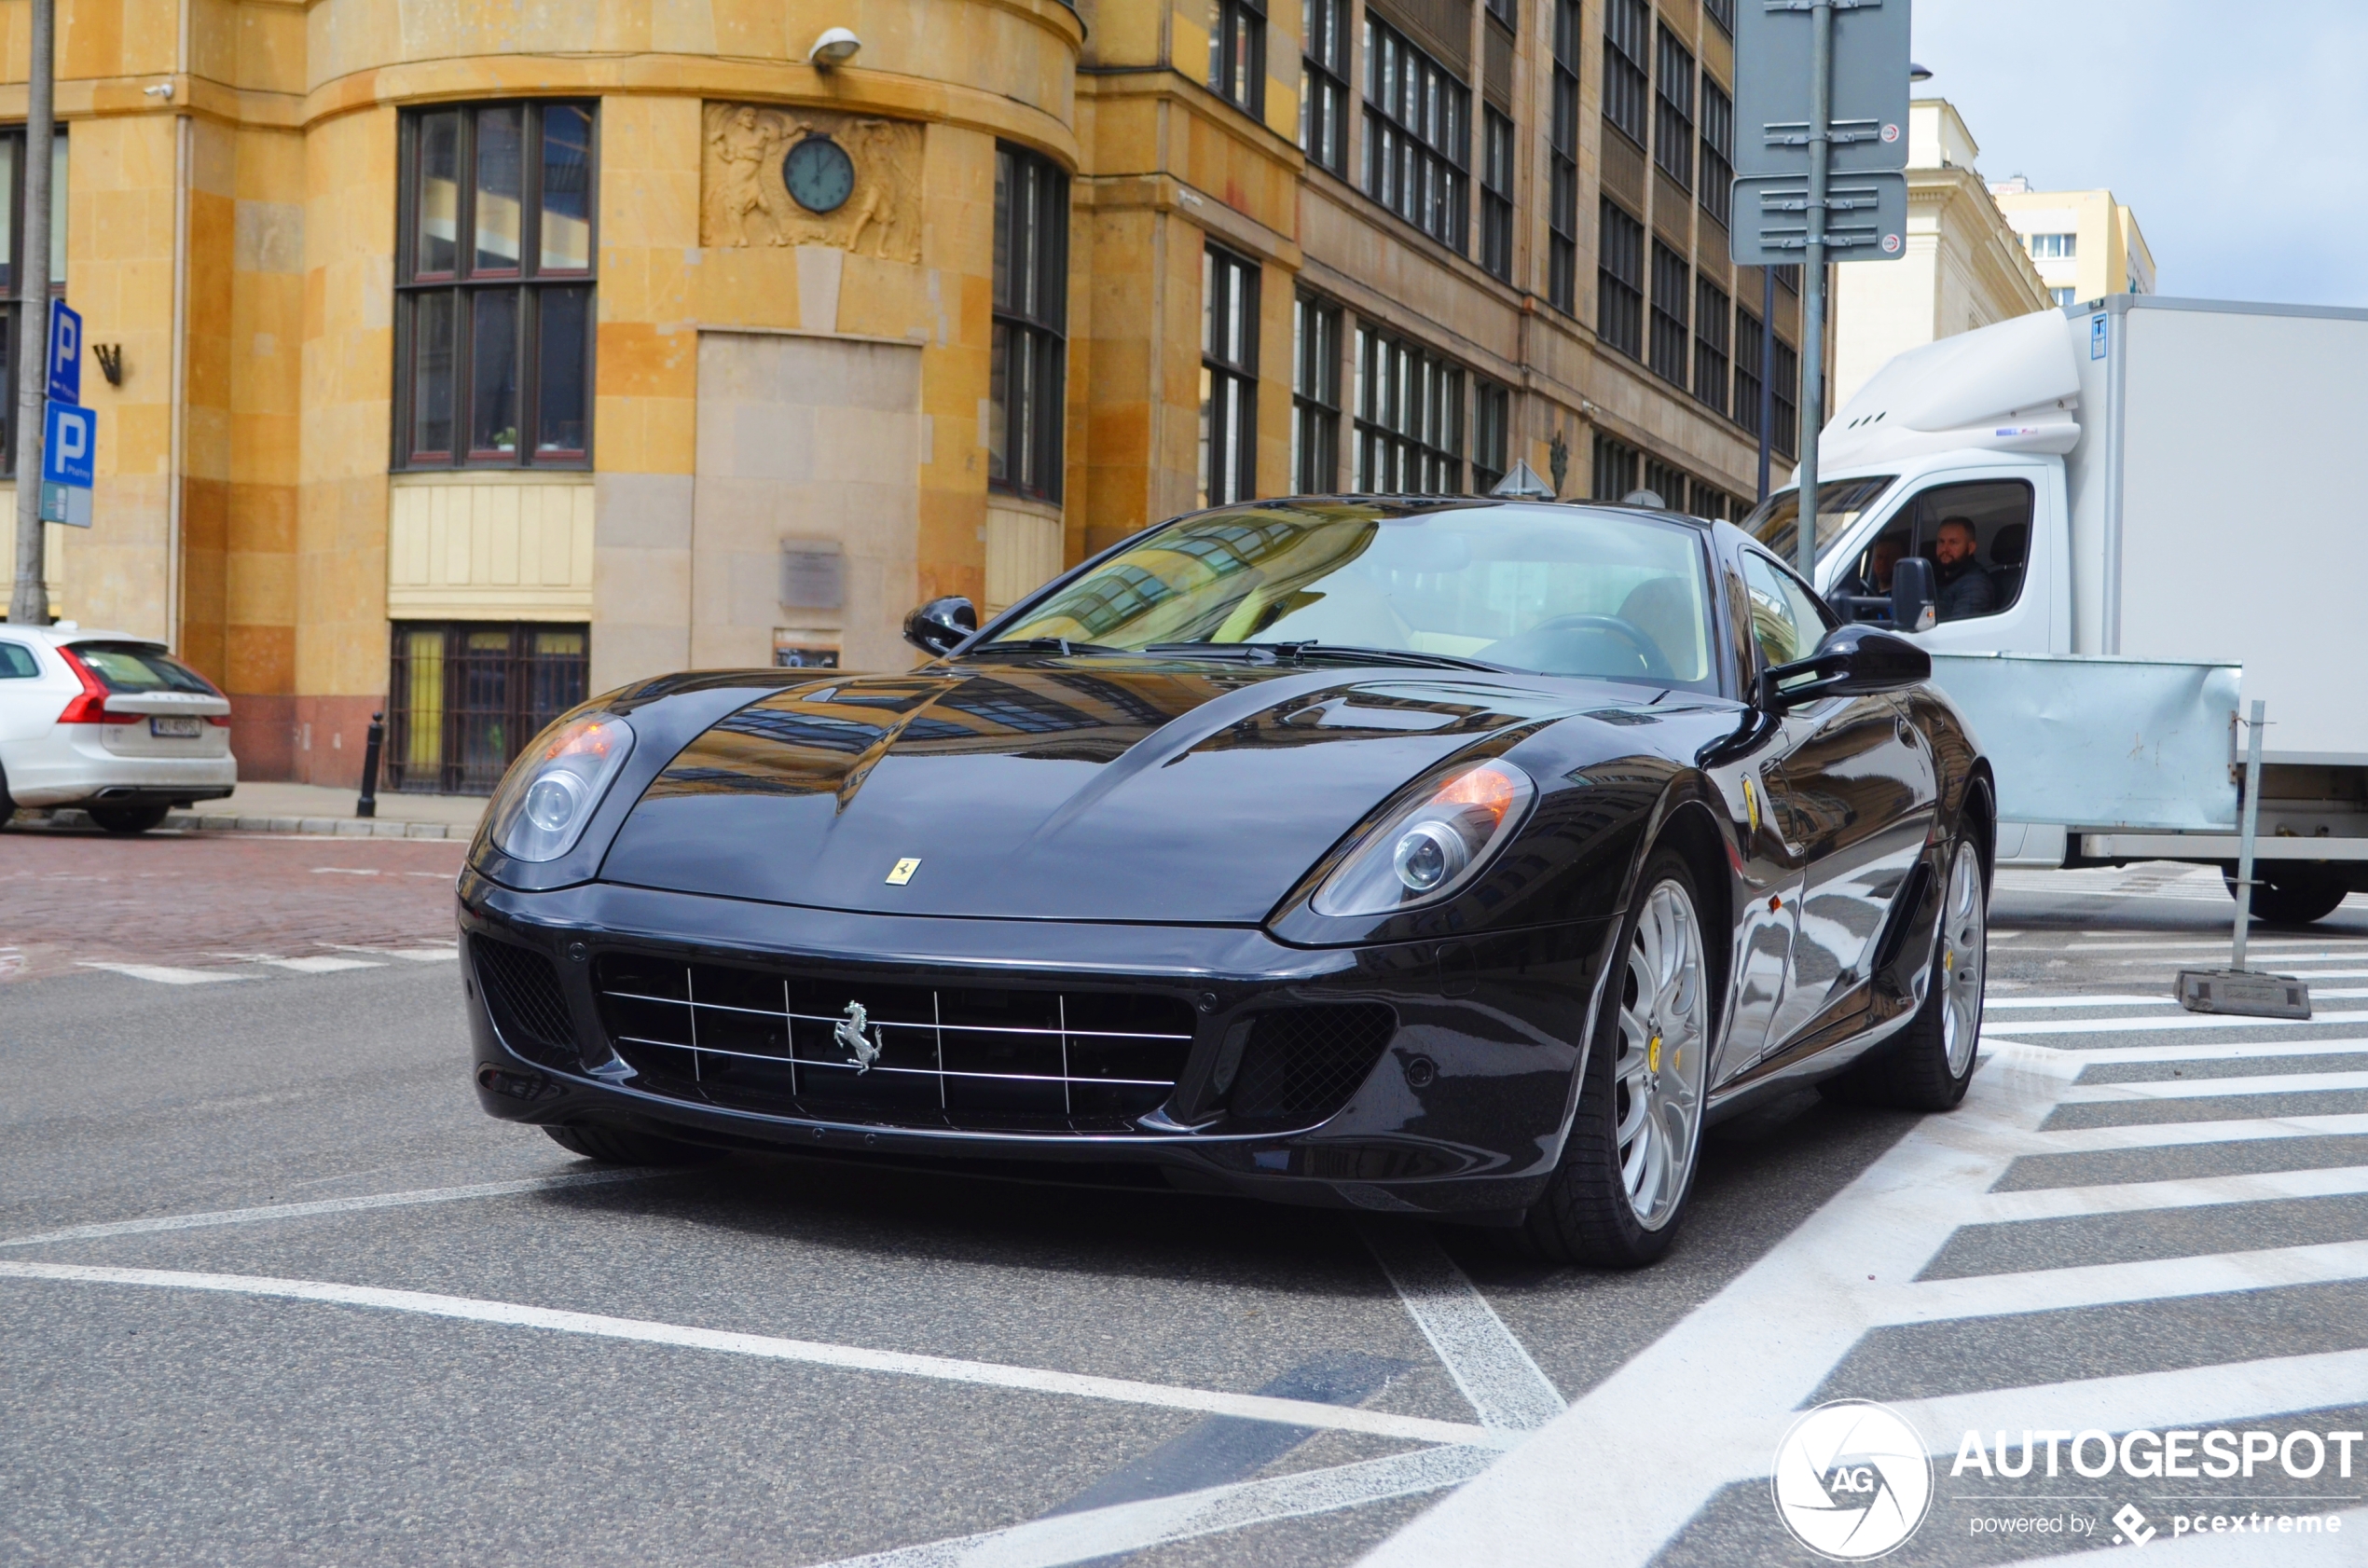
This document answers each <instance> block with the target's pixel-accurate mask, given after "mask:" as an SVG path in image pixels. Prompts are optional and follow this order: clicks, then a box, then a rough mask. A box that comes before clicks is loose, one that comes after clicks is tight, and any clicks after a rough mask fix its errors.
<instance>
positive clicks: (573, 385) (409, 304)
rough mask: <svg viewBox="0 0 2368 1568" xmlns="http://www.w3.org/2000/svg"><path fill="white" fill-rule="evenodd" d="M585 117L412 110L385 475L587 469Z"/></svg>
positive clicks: (484, 109)
mask: <svg viewBox="0 0 2368 1568" xmlns="http://www.w3.org/2000/svg"><path fill="white" fill-rule="evenodd" d="M593 129H594V117H593V106H592V105H591V104H589V103H561V102H546V101H537V102H533V103H480V104H473V105H467V106H461V107H453V108H438V109H429V110H408V111H406V112H405V115H404V118H403V133H402V138H401V158H402V162H403V170H404V172H403V180H402V200H401V208H402V211H401V213H400V214H399V217H400V223H399V227H400V231H401V232H400V237H399V239H398V241H397V247H396V256H395V268H396V271H395V345H396V349H395V398H394V405H395V406H394V414H395V420H394V425H395V454H394V461H395V466H396V467H398V468H518V467H524V466H530V465H535V464H541V465H545V466H553V467H561V468H582V467H585V465H586V464H587V463H588V461H590V454H591V450H592V445H591V420H592V397H591V388H592V349H593V343H592V336H593V335H592V321H593V305H592V296H593V290H594V286H595V284H594V278H593V270H594V268H593V258H594V256H595V255H596V254H598V251H597V247H596V243H595V235H594V227H595V219H594V213H593V199H592V193H593V191H594V190H595V188H596V187H597V178H596V174H595V171H594V167H593V165H594V136H593Z"/></svg>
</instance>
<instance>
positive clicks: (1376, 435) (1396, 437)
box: [1349, 321, 1467, 495]
mask: <svg viewBox="0 0 2368 1568" xmlns="http://www.w3.org/2000/svg"><path fill="white" fill-rule="evenodd" d="M1384 355H1389V356H1393V357H1394V363H1385V361H1384ZM1384 370H1386V371H1387V374H1384ZM1410 373H1411V374H1410ZM1466 379H1467V377H1466V372H1465V370H1464V367H1463V366H1462V365H1461V364H1457V363H1456V362H1455V361H1453V360H1452V359H1449V358H1448V357H1447V356H1446V355H1445V354H1442V353H1439V352H1438V351H1435V350H1432V349H1430V348H1427V347H1425V345H1423V344H1421V343H1418V342H1416V341H1415V340H1414V339H1412V338H1411V337H1399V336H1398V335H1397V334H1396V333H1393V332H1390V331H1387V330H1386V329H1384V328H1383V327H1381V326H1379V325H1376V324H1372V323H1366V322H1363V321H1360V322H1358V323H1356V420H1355V427H1354V435H1353V440H1354V447H1355V452H1354V457H1355V472H1354V473H1353V474H1352V475H1350V480H1349V486H1350V488H1351V489H1352V490H1353V491H1355V492H1356V493H1358V494H1362V495H1462V494H1463V493H1464V392H1465V385H1466ZM1410 382H1411V383H1412V384H1413V385H1414V388H1415V397H1414V399H1413V405H1412V406H1411V408H1410V405H1409V400H1408V397H1407V389H1408V386H1409V384H1410ZM1385 400H1386V402H1385ZM1409 469H1411V470H1412V471H1413V472H1414V480H1415V482H1414V483H1412V484H1405V483H1399V482H1397V481H1400V480H1402V479H1404V478H1405V477H1406V476H1407V471H1408V470H1409ZM1384 470H1386V472H1384Z"/></svg>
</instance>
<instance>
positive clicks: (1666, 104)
mask: <svg viewBox="0 0 2368 1568" xmlns="http://www.w3.org/2000/svg"><path fill="white" fill-rule="evenodd" d="M1658 42H1659V61H1658V63H1659V66H1660V79H1659V83H1658V84H1657V86H1658V88H1659V91H1658V92H1657V93H1656V94H1655V97H1654V100H1653V161H1654V162H1655V163H1658V164H1659V165H1660V167H1661V172H1663V173H1665V174H1667V175H1668V176H1669V177H1670V178H1671V179H1673V180H1675V181H1676V182H1677V183H1678V185H1680V186H1683V187H1685V188H1687V189H1688V190H1690V189H1692V188H1693V185H1694V57H1693V56H1692V55H1690V54H1688V53H1687V52H1686V46H1685V45H1683V44H1681V43H1679V42H1678V41H1677V34H1674V33H1672V32H1671V31H1670V30H1669V29H1668V28H1666V27H1664V28H1661V29H1660V30H1659V40H1658Z"/></svg>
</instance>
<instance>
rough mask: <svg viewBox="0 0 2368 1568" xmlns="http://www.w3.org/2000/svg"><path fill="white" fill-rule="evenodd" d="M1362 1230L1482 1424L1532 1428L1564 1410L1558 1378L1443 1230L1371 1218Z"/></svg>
mask: <svg viewBox="0 0 2368 1568" xmlns="http://www.w3.org/2000/svg"><path fill="white" fill-rule="evenodd" d="M1356 1230H1357V1233H1358V1234H1359V1235H1360V1236H1362V1237H1363V1238H1364V1241H1365V1245H1366V1246H1367V1247H1368V1248H1370V1250H1371V1252H1372V1254H1373V1259H1374V1261H1375V1262H1377V1263H1379V1264H1380V1265H1381V1266H1382V1272H1383V1273H1384V1274H1385V1275H1387V1276H1388V1277H1389V1282H1390V1285H1391V1286H1392V1287H1394V1288H1395V1289H1396V1290H1397V1295H1398V1300H1401V1301H1402V1302H1404V1303H1405V1305H1406V1311H1407V1314H1408V1315H1409V1316H1411V1317H1412V1318H1413V1320H1414V1326H1415V1327H1417V1328H1419V1329H1421V1330H1422V1333H1423V1338H1424V1339H1425V1340H1427V1341H1430V1346H1431V1349H1432V1350H1433V1351H1434V1352H1435V1353H1437V1355H1438V1356H1439V1361H1440V1363H1441V1364H1442V1365H1443V1366H1445V1367H1446V1369H1447V1370H1448V1375H1449V1376H1451V1377H1452V1378H1453V1379H1454V1380H1455V1386H1456V1387H1457V1388H1459V1389H1461V1390H1463V1393H1464V1397H1465V1398H1466V1399H1467V1400H1469V1401H1470V1402H1471V1406H1472V1409H1473V1410H1477V1411H1479V1412H1480V1424H1481V1425H1483V1426H1487V1427H1491V1428H1494V1429H1499V1430H1504V1431H1512V1432H1526V1431H1528V1430H1530V1429H1531V1428H1533V1427H1537V1426H1543V1425H1545V1424H1547V1423H1548V1422H1549V1421H1551V1420H1553V1419H1554V1418H1555V1417H1556V1416H1558V1415H1560V1414H1562V1413H1563V1396H1562V1393H1561V1391H1560V1390H1558V1389H1557V1388H1555V1386H1554V1383H1553V1380H1552V1379H1550V1378H1549V1377H1548V1376H1547V1375H1546V1374H1545V1372H1544V1371H1542V1370H1541V1369H1539V1367H1538V1365H1537V1363H1536V1361H1535V1360H1534V1359H1532V1357H1531V1355H1530V1354H1529V1351H1528V1349H1527V1348H1526V1347H1524V1346H1523V1345H1522V1343H1521V1341H1520V1340H1518V1339H1516V1338H1515V1337H1514V1335H1513V1331H1512V1330H1511V1329H1509V1328H1508V1327H1505V1320H1504V1319H1502V1318H1500V1317H1498V1316H1497V1315H1496V1310H1495V1309H1494V1307H1492V1306H1490V1305H1489V1304H1488V1298H1487V1297H1485V1296H1482V1295H1481V1294H1480V1292H1479V1291H1478V1290H1477V1289H1475V1288H1474V1287H1473V1286H1472V1282H1471V1279H1470V1277H1469V1276H1467V1275H1466V1273H1465V1272H1464V1271H1463V1270H1462V1269H1460V1268H1458V1267H1456V1264H1455V1259H1452V1258H1450V1257H1449V1256H1448V1255H1447V1249H1446V1248H1444V1247H1442V1246H1440V1245H1439V1241H1438V1239H1437V1238H1436V1237H1434V1236H1432V1235H1431V1233H1430V1232H1429V1231H1424V1230H1418V1229H1416V1228H1414V1227H1413V1226H1411V1225H1407V1224H1405V1223H1403V1222H1399V1223H1397V1224H1392V1223H1389V1222H1387V1221H1384V1220H1380V1219H1376V1218H1372V1217H1365V1218H1362V1219H1361V1220H1360V1221H1359V1222H1358V1224H1357V1227H1356Z"/></svg>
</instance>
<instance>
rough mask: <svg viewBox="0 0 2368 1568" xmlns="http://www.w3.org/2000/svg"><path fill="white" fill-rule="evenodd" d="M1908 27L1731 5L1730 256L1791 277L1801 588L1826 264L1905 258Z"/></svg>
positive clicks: (1889, 18)
mask: <svg viewBox="0 0 2368 1568" xmlns="http://www.w3.org/2000/svg"><path fill="white" fill-rule="evenodd" d="M1907 21H1908V0H1743V4H1742V7H1739V9H1738V12H1737V15H1736V19H1735V62H1736V79H1735V126H1736V135H1735V195H1734V217H1735V224H1734V228H1733V235H1734V241H1733V243H1734V253H1733V254H1734V259H1735V262H1736V265H1738V266H1741V267H1790V266H1796V265H1797V266H1798V267H1799V268H1801V327H1800V330H1801V355H1800V369H1801V384H1800V391H1799V395H1798V397H1797V401H1796V406H1797V407H1798V408H1799V409H1800V410H1801V415H1800V526H1799V530H1798V536H1797V537H1798V549H1797V555H1796V557H1795V560H1796V562H1797V565H1798V566H1799V568H1800V571H1801V575H1803V576H1804V577H1807V576H1810V575H1812V574H1813V573H1814V572H1815V571H1816V569H1817V435H1818V430H1819V427H1820V426H1821V425H1822V424H1823V423H1824V400H1823V397H1822V395H1821V393H1822V389H1823V387H1824V378H1825V264H1826V263H1827V262H1828V261H1836V260H1838V261H1897V260H1899V259H1900V258H1901V257H1902V256H1904V255H1905V254H1907V173H1906V170H1907V72H1908V63H1907ZM1770 314H1771V324H1769V326H1767V327H1765V328H1764V329H1763V330H1765V331H1768V332H1769V333H1770V334H1772V333H1773V331H1774V327H1773V325H1772V312H1771V313H1770ZM1764 357H1766V358H1768V359H1769V361H1770V363H1769V364H1764V365H1763V366H1762V367H1761V368H1762V372H1763V375H1762V380H1763V382H1764V383H1766V384H1767V385H1769V386H1770V387H1772V386H1773V384H1774V380H1775V373H1776V366H1775V364H1773V363H1772V361H1773V356H1772V355H1768V356H1764ZM1762 429H1763V432H1764V431H1765V430H1766V423H1765V421H1763V424H1762ZM1764 438H1765V436H1763V439H1764Z"/></svg>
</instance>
